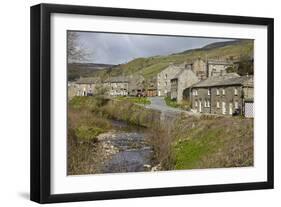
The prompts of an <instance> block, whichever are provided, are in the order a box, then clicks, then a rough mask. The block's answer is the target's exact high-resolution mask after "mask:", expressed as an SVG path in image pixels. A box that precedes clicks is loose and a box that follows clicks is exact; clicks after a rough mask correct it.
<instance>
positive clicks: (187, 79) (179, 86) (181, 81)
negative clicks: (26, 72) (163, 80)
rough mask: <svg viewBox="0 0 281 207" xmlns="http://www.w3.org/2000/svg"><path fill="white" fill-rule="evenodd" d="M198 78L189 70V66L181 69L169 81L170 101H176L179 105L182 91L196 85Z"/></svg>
mask: <svg viewBox="0 0 281 207" xmlns="http://www.w3.org/2000/svg"><path fill="white" fill-rule="evenodd" d="M198 81H199V78H198V77H197V76H196V74H195V73H194V72H193V71H192V70H191V66H190V65H186V66H185V68H183V69H181V71H180V72H178V73H177V74H176V75H175V76H174V78H172V79H171V99H175V100H177V102H178V103H180V102H181V101H182V99H183V91H184V89H185V88H189V87H190V86H191V85H193V84H195V83H197V82H198Z"/></svg>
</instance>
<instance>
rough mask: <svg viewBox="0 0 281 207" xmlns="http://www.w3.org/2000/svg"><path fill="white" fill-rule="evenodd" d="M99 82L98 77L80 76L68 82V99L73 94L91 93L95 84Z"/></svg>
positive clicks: (88, 94)
mask: <svg viewBox="0 0 281 207" xmlns="http://www.w3.org/2000/svg"><path fill="white" fill-rule="evenodd" d="M99 83H101V81H100V79H99V78H93V77H91V78H80V79H78V80H77V81H75V82H68V99H71V98H72V97H73V96H91V95H93V93H94V91H95V89H96V86H97V84H99Z"/></svg>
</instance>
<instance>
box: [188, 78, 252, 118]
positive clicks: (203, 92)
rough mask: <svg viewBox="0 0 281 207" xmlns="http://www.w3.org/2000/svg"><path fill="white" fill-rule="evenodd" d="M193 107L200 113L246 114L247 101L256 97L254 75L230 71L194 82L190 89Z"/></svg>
mask: <svg viewBox="0 0 281 207" xmlns="http://www.w3.org/2000/svg"><path fill="white" fill-rule="evenodd" d="M190 92H191V94H190V98H191V102H192V109H193V110H194V111H196V112H200V113H211V114H223V115H232V114H233V113H234V112H235V113H239V114H245V101H246V100H253V99H254V85H253V76H241V77H240V76H239V75H237V74H235V73H228V74H226V75H225V76H213V77H210V78H208V79H206V80H203V81H200V82H199V83H197V84H194V85H193V86H192V87H191V90H190Z"/></svg>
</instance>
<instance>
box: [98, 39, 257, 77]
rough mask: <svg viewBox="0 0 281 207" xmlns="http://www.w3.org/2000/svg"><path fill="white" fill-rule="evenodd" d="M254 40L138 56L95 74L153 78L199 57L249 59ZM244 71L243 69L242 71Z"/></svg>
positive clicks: (251, 54)
mask: <svg viewBox="0 0 281 207" xmlns="http://www.w3.org/2000/svg"><path fill="white" fill-rule="evenodd" d="M253 43H254V42H253V41H252V40H237V41H228V42H219V43H212V44H209V45H206V46H204V47H202V48H198V49H192V50H186V51H184V52H181V53H176V54H171V55H167V56H154V57H148V58H136V59H134V60H132V61H130V62H128V63H126V64H120V65H117V66H113V67H111V69H110V70H108V69H102V70H98V71H95V72H94V75H95V76H103V75H106V74H109V73H110V75H111V76H118V75H131V74H136V73H138V74H140V75H143V76H144V77H145V79H151V78H153V77H154V76H155V75H157V73H159V72H161V71H162V70H163V69H165V68H166V67H167V66H168V65H169V64H170V63H174V64H180V63H183V62H184V61H192V60H194V59H196V58H198V57H202V58H206V57H208V58H210V59H215V58H223V59H234V60H236V59H239V58H240V57H243V59H244V60H249V59H250V58H251V57H252V56H253V47H254V44H253ZM242 73H243V71H242Z"/></svg>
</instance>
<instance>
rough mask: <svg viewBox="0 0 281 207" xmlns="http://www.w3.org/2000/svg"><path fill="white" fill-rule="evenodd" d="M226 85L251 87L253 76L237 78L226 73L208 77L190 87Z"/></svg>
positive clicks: (237, 76)
mask: <svg viewBox="0 0 281 207" xmlns="http://www.w3.org/2000/svg"><path fill="white" fill-rule="evenodd" d="M228 85H248V86H250V85H253V76H239V75H238V74H236V73H227V74H226V75H224V76H216V77H210V78H208V79H206V80H203V81H200V82H198V83H196V84H194V85H193V86H192V87H194V88H196V87H198V88H200V87H212V86H228Z"/></svg>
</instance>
